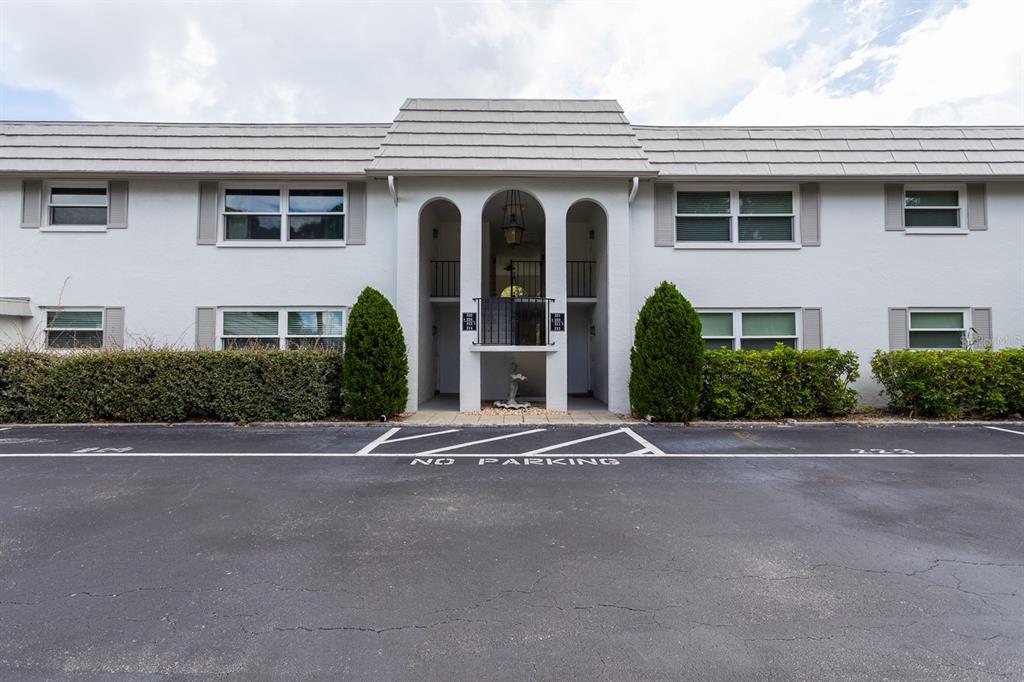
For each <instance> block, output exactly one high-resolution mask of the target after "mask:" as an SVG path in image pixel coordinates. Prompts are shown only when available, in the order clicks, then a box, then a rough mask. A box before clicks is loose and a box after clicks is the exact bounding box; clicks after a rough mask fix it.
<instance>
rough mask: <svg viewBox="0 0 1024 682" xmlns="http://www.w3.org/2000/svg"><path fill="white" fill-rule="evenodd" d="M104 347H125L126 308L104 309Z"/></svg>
mask: <svg viewBox="0 0 1024 682" xmlns="http://www.w3.org/2000/svg"><path fill="white" fill-rule="evenodd" d="M103 347H104V348H124V308H104V309H103Z"/></svg>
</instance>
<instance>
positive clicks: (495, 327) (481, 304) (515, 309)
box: [476, 297, 551, 346]
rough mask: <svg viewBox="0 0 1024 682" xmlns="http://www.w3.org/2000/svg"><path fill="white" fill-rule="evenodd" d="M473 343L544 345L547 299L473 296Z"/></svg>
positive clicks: (484, 344)
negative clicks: (474, 333) (475, 313)
mask: <svg viewBox="0 0 1024 682" xmlns="http://www.w3.org/2000/svg"><path fill="white" fill-rule="evenodd" d="M476 306H477V308H476V310H477V328H476V342H477V343H478V344H479V345H481V346H546V345H547V344H548V315H549V312H550V310H551V299H550V298H539V297H523V298H498V297H490V298H478V299H476Z"/></svg>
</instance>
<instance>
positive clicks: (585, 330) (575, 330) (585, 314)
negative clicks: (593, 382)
mask: <svg viewBox="0 0 1024 682" xmlns="http://www.w3.org/2000/svg"><path fill="white" fill-rule="evenodd" d="M590 311H591V308H590V306H582V305H570V306H569V308H568V311H567V315H568V318H569V319H568V321H567V323H566V345H567V347H568V352H569V367H568V373H569V376H568V383H569V386H568V391H569V394H570V395H573V394H584V393H589V392H590Z"/></svg>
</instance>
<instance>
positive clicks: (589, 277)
mask: <svg viewBox="0 0 1024 682" xmlns="http://www.w3.org/2000/svg"><path fill="white" fill-rule="evenodd" d="M596 264H597V263H596V261H592V260H570V261H566V262H565V280H566V282H565V286H566V296H567V297H569V298H594V297H595V296H597V293H596V292H595V290H594V266H595V265H596Z"/></svg>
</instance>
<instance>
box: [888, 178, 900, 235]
mask: <svg viewBox="0 0 1024 682" xmlns="http://www.w3.org/2000/svg"><path fill="white" fill-rule="evenodd" d="M885 229H886V230H887V231H890V232H902V231H903V185H886V186H885Z"/></svg>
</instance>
